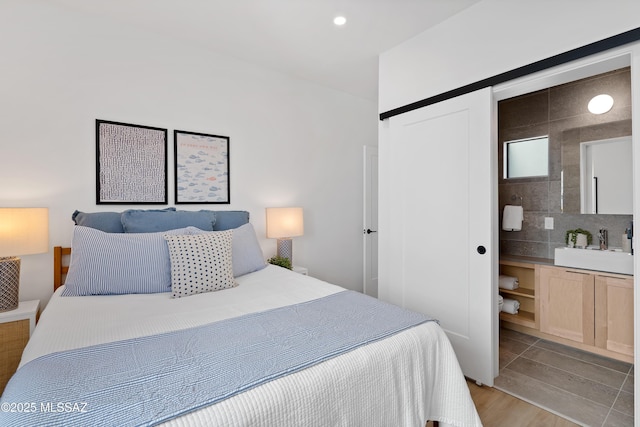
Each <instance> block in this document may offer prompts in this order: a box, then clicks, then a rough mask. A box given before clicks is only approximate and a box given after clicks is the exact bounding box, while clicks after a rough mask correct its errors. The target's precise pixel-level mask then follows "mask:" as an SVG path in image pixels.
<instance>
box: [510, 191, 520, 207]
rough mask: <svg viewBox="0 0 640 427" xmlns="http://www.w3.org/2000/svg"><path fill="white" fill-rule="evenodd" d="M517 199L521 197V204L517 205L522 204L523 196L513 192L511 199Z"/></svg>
mask: <svg viewBox="0 0 640 427" xmlns="http://www.w3.org/2000/svg"><path fill="white" fill-rule="evenodd" d="M517 199H520V204H519V205H517V206H522V200H523V199H522V196H520V195H518V194H513V195H511V201H515V200H517Z"/></svg>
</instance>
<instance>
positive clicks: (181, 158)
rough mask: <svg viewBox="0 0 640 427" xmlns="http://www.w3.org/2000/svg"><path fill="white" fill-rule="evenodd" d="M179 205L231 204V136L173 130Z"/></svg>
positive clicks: (177, 202)
mask: <svg viewBox="0 0 640 427" xmlns="http://www.w3.org/2000/svg"><path fill="white" fill-rule="evenodd" d="M173 141H174V147H175V184H176V204H181V203H220V204H223V203H230V202H231V200H230V187H229V137H228V136H219V135H208V134H204V133H196V132H187V131H182V130H176V131H174V138H173Z"/></svg>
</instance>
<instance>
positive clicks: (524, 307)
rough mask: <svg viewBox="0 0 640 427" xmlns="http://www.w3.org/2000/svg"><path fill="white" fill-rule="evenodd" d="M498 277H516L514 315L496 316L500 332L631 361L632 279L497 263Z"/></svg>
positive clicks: (530, 264)
mask: <svg viewBox="0 0 640 427" xmlns="http://www.w3.org/2000/svg"><path fill="white" fill-rule="evenodd" d="M500 274H506V275H509V276H515V277H518V279H519V282H520V287H519V288H518V289H516V290H513V291H511V290H506V289H499V292H500V294H501V295H502V296H503V297H504V298H515V299H517V300H518V301H520V311H519V313H518V314H516V315H513V314H508V313H504V312H503V313H500V320H501V321H502V325H503V327H506V328H508V329H514V330H517V331H520V332H524V333H527V334H530V335H534V336H537V337H540V338H544V339H546V340H550V341H555V342H559V343H561V344H565V345H570V346H573V347H576V348H579V349H582V350H585V351H590V352H593V353H597V354H600V355H603V356H607V357H612V358H615V359H618V360H623V361H625V362H630V363H632V362H633V355H634V340H633V337H634V334H633V325H634V322H633V313H634V303H633V301H634V296H633V293H634V289H633V284H634V279H633V276H628V275H623V274H614V273H604V272H598V271H591V270H581V269H575V268H567V267H559V266H554V265H549V264H546V263H534V262H519V261H516V260H500Z"/></svg>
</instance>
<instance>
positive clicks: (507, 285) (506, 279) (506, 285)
mask: <svg viewBox="0 0 640 427" xmlns="http://www.w3.org/2000/svg"><path fill="white" fill-rule="evenodd" d="M518 286H520V282H518V278H517V277H511V276H505V275H503V274H501V275H500V276H499V277H498V287H499V288H502V289H511V290H514V289H518Z"/></svg>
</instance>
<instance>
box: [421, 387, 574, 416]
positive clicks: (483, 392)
mask: <svg viewBox="0 0 640 427" xmlns="http://www.w3.org/2000/svg"><path fill="white" fill-rule="evenodd" d="M467 385H468V386H469V391H470V392H471V397H472V398H473V402H474V403H475V404H476V409H477V410H478V415H480V420H482V424H483V425H484V426H485V427H529V426H531V427H534V426H539V427H574V426H577V424H574V423H572V422H571V421H567V420H565V419H564V418H562V417H559V416H557V415H554V414H552V413H551V412H547V411H545V410H544V409H540V408H538V407H537V406H534V405H531V404H529V403H527V402H525V401H524V400H520V399H518V398H515V397H513V396H511V395H510V394H507V393H503V392H501V391H500V390H498V389H495V388H492V387H479V386H477V385H476V383H475V382H472V381H467ZM432 426H433V423H431V422H428V423H427V427H432Z"/></svg>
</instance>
